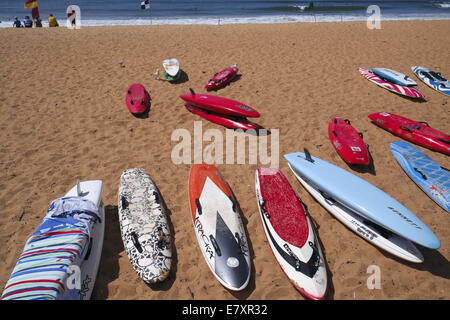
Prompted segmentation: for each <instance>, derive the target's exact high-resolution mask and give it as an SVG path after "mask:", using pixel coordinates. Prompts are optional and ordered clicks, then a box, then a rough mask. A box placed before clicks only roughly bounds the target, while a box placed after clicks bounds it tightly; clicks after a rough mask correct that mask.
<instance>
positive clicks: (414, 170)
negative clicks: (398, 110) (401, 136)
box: [391, 142, 450, 212]
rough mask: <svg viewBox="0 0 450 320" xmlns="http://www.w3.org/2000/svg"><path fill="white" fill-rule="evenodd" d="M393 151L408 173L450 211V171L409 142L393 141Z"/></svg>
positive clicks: (424, 190)
mask: <svg viewBox="0 0 450 320" xmlns="http://www.w3.org/2000/svg"><path fill="white" fill-rule="evenodd" d="M391 152H392V154H393V155H394V157H395V159H396V160H397V162H398V163H399V164H400V166H401V167H402V168H403V170H404V171H405V172H406V174H407V175H408V176H409V177H410V178H411V179H412V180H413V181H414V182H415V183H416V184H417V185H418V186H419V187H420V189H422V191H423V192H425V193H426V194H427V195H428V196H429V197H430V198H431V199H433V200H434V201H435V202H436V203H437V204H438V205H440V206H441V207H442V208H444V210H446V211H447V212H450V173H449V171H448V170H445V169H443V168H442V167H441V166H440V165H439V164H438V163H437V162H436V161H434V160H433V159H431V158H430V157H428V156H427V155H426V154H424V153H423V152H421V151H420V150H418V149H417V148H414V147H413V146H412V145H410V144H409V143H407V142H393V143H391Z"/></svg>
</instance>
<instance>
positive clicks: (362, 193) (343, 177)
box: [284, 152, 440, 249]
mask: <svg viewBox="0 0 450 320" xmlns="http://www.w3.org/2000/svg"><path fill="white" fill-rule="evenodd" d="M284 157H285V158H286V160H287V161H288V162H289V164H290V166H291V168H292V169H293V170H295V172H296V174H298V175H299V176H300V178H302V179H303V180H304V181H306V182H307V183H308V184H310V185H311V186H312V187H314V188H315V189H317V190H319V192H320V193H321V194H322V195H323V196H324V197H326V198H329V199H333V201H336V202H339V203H340V204H342V205H343V206H344V207H347V208H349V209H351V210H353V211H354V212H355V213H357V214H359V215H361V216H363V217H365V218H366V219H368V220H370V221H372V222H373V223H375V224H378V225H380V226H382V227H384V228H386V229H388V230H389V231H391V232H393V233H396V234H398V235H400V236H402V237H404V238H406V239H409V240H411V241H413V242H415V243H417V244H420V245H422V246H424V247H427V248H430V249H438V248H439V247H440V241H439V239H438V238H437V237H436V235H435V234H434V233H433V231H431V229H430V228H429V227H428V226H427V225H426V224H425V223H424V222H422V220H420V219H419V218H418V217H416V216H415V215H414V214H413V213H412V212H411V211H409V210H408V209H407V208H406V207H405V206H403V205H402V204H401V203H400V202H398V201H397V200H395V199H394V198H392V197H391V196H389V195H388V194H386V193H385V192H384V191H382V190H380V189H379V188H377V187H375V186H374V185H372V184H370V183H368V182H367V181H365V180H363V179H361V178H360V177H358V176H356V175H354V174H352V173H350V172H348V171H346V170H344V169H341V168H339V167H337V166H335V165H333V164H331V163H329V162H326V161H324V160H321V159H319V158H316V157H313V156H310V155H309V154H305V153H301V152H297V153H291V154H286V155H284Z"/></svg>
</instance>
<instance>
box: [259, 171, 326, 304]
mask: <svg viewBox="0 0 450 320" xmlns="http://www.w3.org/2000/svg"><path fill="white" fill-rule="evenodd" d="M255 187H256V200H257V202H258V208H259V212H260V215H261V220H262V223H263V227H264V231H265V233H266V236H267V240H268V241H269V244H270V247H271V248H272V252H273V254H274V255H275V258H276V259H277V261H278V264H279V265H280V267H281V269H282V270H283V271H284V273H285V274H286V276H287V277H288V278H289V280H290V281H291V282H292V283H293V284H294V286H295V288H297V290H299V291H300V292H301V293H302V294H303V295H305V296H306V297H308V298H310V299H314V300H320V299H324V298H325V295H326V291H327V270H326V268H325V260H324V258H323V254H322V250H321V248H320V244H319V242H318V240H317V237H316V235H315V233H314V229H313V226H312V224H311V221H310V219H309V217H308V216H307V215H306V212H305V209H304V208H303V205H302V203H301V202H300V200H299V199H298V198H297V195H296V194H295V192H294V190H293V189H292V187H291V185H290V184H289V181H288V180H287V179H286V177H285V176H284V175H283V173H282V172H281V171H280V170H279V169H276V168H258V169H257V170H256V182H255Z"/></svg>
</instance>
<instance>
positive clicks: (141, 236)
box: [118, 168, 172, 284]
mask: <svg viewBox="0 0 450 320" xmlns="http://www.w3.org/2000/svg"><path fill="white" fill-rule="evenodd" d="M118 208H119V221H120V231H121V234H122V240H123V245H124V248H125V251H126V252H127V255H128V258H129V259H130V262H131V265H132V266H133V269H134V270H135V271H136V273H137V274H138V275H139V277H140V278H141V279H142V280H144V282H146V283H149V284H154V283H158V282H162V281H164V280H165V279H166V278H167V277H168V275H169V273H170V269H171V265H172V238H171V234H170V227H169V221H168V217H167V213H166V210H165V208H164V205H163V200H162V197H161V194H160V193H159V190H158V188H157V187H156V185H155V183H154V182H153V181H152V179H151V177H150V175H149V174H148V173H147V172H146V171H145V170H144V169H141V168H134V169H127V170H125V171H124V172H123V173H122V175H121V177H120V183H119V194H118Z"/></svg>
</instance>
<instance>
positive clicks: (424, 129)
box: [368, 112, 450, 154]
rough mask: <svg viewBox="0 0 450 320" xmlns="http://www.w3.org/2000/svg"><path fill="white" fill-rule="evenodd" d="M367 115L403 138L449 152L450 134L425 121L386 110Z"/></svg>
mask: <svg viewBox="0 0 450 320" xmlns="http://www.w3.org/2000/svg"><path fill="white" fill-rule="evenodd" d="M368 117H369V118H370V120H372V121H373V122H374V123H375V124H377V125H378V126H380V127H382V128H383V129H386V130H388V131H390V132H392V133H393V134H395V135H397V136H399V137H402V138H403V139H405V140H409V141H411V142H413V143H415V144H418V145H420V146H423V147H425V148H428V149H431V150H434V151H439V152H442V153H445V154H450V136H449V135H448V134H445V133H443V132H440V131H438V130H436V129H433V128H431V127H430V126H429V125H428V124H427V123H426V122H416V121H414V120H411V119H408V118H404V117H402V116H399V115H396V114H393V113H388V112H376V113H372V114H370V115H369V116H368Z"/></svg>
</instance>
